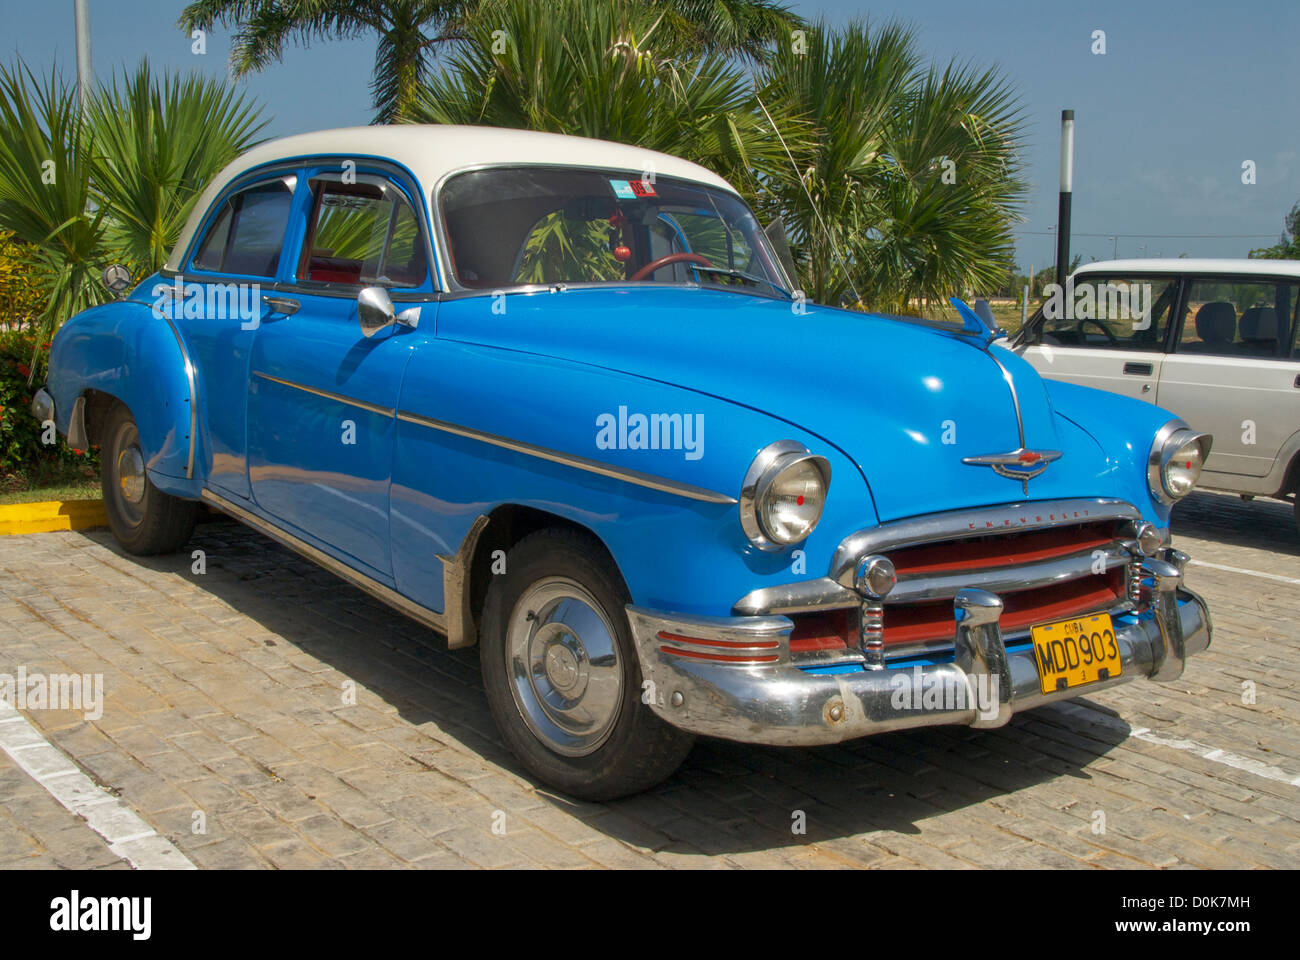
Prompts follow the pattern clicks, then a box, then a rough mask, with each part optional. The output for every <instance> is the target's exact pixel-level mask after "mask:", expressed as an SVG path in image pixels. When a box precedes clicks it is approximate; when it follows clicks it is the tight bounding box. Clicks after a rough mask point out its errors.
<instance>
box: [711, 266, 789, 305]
mask: <svg viewBox="0 0 1300 960" xmlns="http://www.w3.org/2000/svg"><path fill="white" fill-rule="evenodd" d="M688 266H689V267H690V269H692V270H698V271H700V272H701V273H721V274H723V275H724V276H728V277H735V278H736V279H737V280H749V281H752V282H753V283H765V284H767V285H768V286H769V287H771V288H772V289H773V290H774V291H776V292H777V293H778V294H784V295H785V296H787V297H788V296H789V294H788V293H786V292H785V291H784V290H782V289H781V288H780V287H778V286H777V285H776V284H775V283H773V282H772V281H771V280H769V279H767V277H756V276H754V274H752V273H745V271H743V270H733V269H732V268H731V267H714V266H707V267H706V266H705V265H704V264H702V263H691V264H688Z"/></svg>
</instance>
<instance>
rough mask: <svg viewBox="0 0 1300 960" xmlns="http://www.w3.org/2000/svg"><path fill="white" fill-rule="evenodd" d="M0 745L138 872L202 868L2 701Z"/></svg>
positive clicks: (0, 702)
mask: <svg viewBox="0 0 1300 960" xmlns="http://www.w3.org/2000/svg"><path fill="white" fill-rule="evenodd" d="M0 749H2V750H4V752H5V753H7V754H8V755H9V758H10V759H11V760H13V762H14V763H16V764H18V766H19V767H21V768H22V769H23V771H24V772H25V773H26V774H27V775H28V776H29V777H31V778H32V779H33V780H35V781H36V782H37V783H39V784H40V785H41V786H42V787H44V788H45V790H46V792H47V793H49V795H50V796H52V797H53V798H54V799H55V800H57V801H59V803H61V804H62V805H63V806H64V807H65V808H66V809H67V810H69V811H70V812H72V813H75V814H76V815H77V816H79V817H81V818H82V819H83V820H85V821H86V823H87V824H89V825H90V829H92V830H94V831H95V832H96V833H98V834H99V835H100V836H101V837H103V838H104V839H105V840H106V841H107V842H108V849H109V850H111V851H113V853H114V854H116V855H117V856H119V857H121V858H122V859H123V860H126V861H128V862H129V863H130V864H131V866H132V867H134V868H136V869H137V870H197V869H198V868H197V867H196V866H195V865H194V864H193V862H191V861H190V859H189V858H188V857H187V856H185V854H183V853H181V851H180V850H179V849H177V847H176V846H175V845H173V844H172V842H171V841H170V840H168V839H167V838H166V837H161V836H159V835H158V833H157V832H156V831H155V830H154V829H153V827H151V826H149V824H147V823H145V822H144V820H142V819H141V818H140V816H139V815H138V814H137V813H136V812H135V811H134V810H132V809H131V808H130V807H128V806H127V805H126V804H125V803H123V802H122V801H121V800H119V799H118V798H117V797H115V796H113V795H112V794H111V793H108V792H107V791H106V790H104V789H103V788H102V787H99V786H98V785H96V784H95V782H94V781H93V780H91V779H90V777H88V776H86V775H85V774H84V773H82V771H81V769H80V768H79V767H77V765H76V764H74V763H73V762H72V761H71V760H69V759H68V757H67V755H66V754H64V753H63V751H62V750H60V749H59V748H58V747H56V746H54V745H53V744H52V743H50V742H49V741H48V740H46V739H45V737H43V736H42V735H41V732H40V731H39V730H37V729H36V728H35V727H34V726H32V724H31V721H29V720H28V719H27V718H26V717H24V716H23V715H22V714H21V713H19V712H18V711H17V710H16V709H14V707H13V706H11V705H10V704H8V703H5V702H4V701H3V700H0Z"/></svg>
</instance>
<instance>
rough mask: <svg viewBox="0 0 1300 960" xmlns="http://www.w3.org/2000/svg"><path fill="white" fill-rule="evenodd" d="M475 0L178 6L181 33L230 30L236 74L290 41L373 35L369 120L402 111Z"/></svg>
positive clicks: (237, 0) (224, 0) (221, 0)
mask: <svg viewBox="0 0 1300 960" xmlns="http://www.w3.org/2000/svg"><path fill="white" fill-rule="evenodd" d="M477 5H478V4H477V2H476V0H196V2H194V3H191V4H190V5H189V6H187V7H186V8H185V9H184V10H183V11H181V16H180V20H179V21H178V26H180V27H181V28H182V29H183V30H185V31H186V32H187V33H188V32H190V31H193V30H196V29H197V30H211V29H212V27H213V26H214V25H215V24H218V23H220V24H221V25H223V26H233V27H234V28H235V30H236V32H235V36H234V41H233V44H232V46H231V50H230V64H231V67H232V69H233V72H234V74H235V76H244V75H245V74H248V73H253V72H256V71H258V70H261V69H263V68H264V67H266V66H267V65H269V64H270V63H272V62H275V61H278V60H279V59H280V58H281V57H282V56H283V54H284V48H285V45H286V44H287V43H289V42H290V41H294V42H297V43H299V44H301V45H303V46H308V45H310V43H311V42H312V41H314V40H344V39H349V38H354V37H361V36H368V35H374V36H376V37H378V40H379V48H378V50H377V51H376V53H375V68H374V73H373V76H372V78H371V82H370V89H371V95H372V98H373V101H374V106H375V110H376V116H375V120H376V122H379V123H387V122H389V121H391V120H393V119H396V118H397V117H399V116H401V115H402V113H403V111H404V110H405V108H406V106H407V104H408V103H409V101H410V98H411V96H412V94H413V93H414V91H415V90H416V89H418V88H419V87H420V86H421V85H422V84H423V83H424V82H425V81H426V80H427V79H428V77H429V74H430V72H431V68H432V62H433V51H434V49H435V48H436V47H437V46H438V45H440V44H442V43H446V42H447V41H449V40H451V39H453V38H454V36H455V34H454V32H452V30H451V28H452V26H453V24H454V23H455V22H456V21H457V19H458V18H459V17H460V16H461V15H462V14H464V13H466V12H467V11H468V10H469V9H470V8H472V7H475V6H477Z"/></svg>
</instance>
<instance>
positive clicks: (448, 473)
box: [391, 341, 876, 616]
mask: <svg viewBox="0 0 1300 960" xmlns="http://www.w3.org/2000/svg"><path fill="white" fill-rule="evenodd" d="M400 408H401V410H402V411H403V416H404V417H405V416H416V417H420V418H427V420H432V421H437V422H438V423H441V424H455V425H457V426H458V427H459V428H464V429H467V430H470V431H475V432H477V433H479V434H488V435H491V436H493V437H496V438H509V439H511V440H513V441H518V442H521V443H524V444H528V445H530V446H532V447H536V448H542V449H544V450H547V451H554V452H558V453H564V454H571V455H575V456H578V457H582V458H584V459H586V460H588V461H597V462H600V463H602V464H607V465H609V466H610V467H614V468H622V469H626V470H634V471H639V472H641V473H645V474H652V475H654V476H656V477H660V478H664V479H667V480H671V481H676V482H679V483H684V484H690V485H691V486H693V487H698V488H704V489H707V490H710V491H715V492H717V493H720V494H723V495H725V496H727V497H737V496H738V494H739V491H740V486H741V482H742V480H743V478H744V475H745V471H746V469H747V468H748V467H749V464H750V462H751V461H752V460H753V458H754V456H755V455H756V454H757V453H758V451H759V450H760V449H761V448H762V447H764V446H766V445H767V444H769V443H772V442H773V441H776V440H784V439H791V440H797V441H799V442H801V443H803V444H805V445H806V446H807V447H808V448H809V449H811V450H812V451H813V452H814V453H819V454H822V455H823V456H825V457H827V458H828V459H829V461H830V463H831V472H832V477H831V485H830V496H829V499H828V502H827V505H826V509H825V511H824V513H823V515H822V519H821V523H820V524H819V525H818V527H817V529H816V530H815V531H814V532H813V534H812V536H810V537H809V538H808V539H807V540H806V541H805V542H803V543H800V544H797V545H794V546H793V547H791V548H788V549H785V550H782V551H779V552H772V553H765V552H762V551H759V550H757V549H756V548H755V547H753V546H752V545H751V544H750V543H749V541H748V540H747V539H746V537H745V535H744V533H743V531H742V529H741V526H740V520H739V513H738V504H737V503H735V502H732V503H711V502H701V501H699V500H693V499H690V498H687V497H683V496H680V495H675V494H672V493H667V492H662V491H658V490H653V489H648V488H646V487H644V486H637V485H635V484H631V483H628V482H627V481H624V480H619V479H615V478H610V477H606V476H601V475H599V474H596V473H592V472H589V471H584V470H581V469H577V468H575V467H573V466H570V465H565V464H563V463H557V462H555V461H553V460H549V459H546V458H543V457H538V456H535V455H530V454H526V453H520V452H516V451H512V450H509V449H503V448H502V447H501V446H499V445H493V444H492V443H489V442H484V441H483V440H482V439H479V438H476V437H474V436H466V435H464V434H463V433H455V432H449V431H448V430H446V429H438V428H436V427H430V426H429V425H428V424H427V422H425V423H420V422H412V421H411V420H410V419H402V420H400V421H399V423H398V425H397V435H396V445H395V457H394V467H393V487H392V497H391V516H392V531H393V567H394V574H395V579H396V582H397V585H398V588H399V589H400V590H401V591H402V592H403V593H406V594H407V595H408V596H412V597H415V598H416V599H420V600H422V601H424V602H427V603H428V604H429V605H431V606H433V608H434V609H439V608H440V607H441V602H440V601H441V599H442V597H441V592H442V569H441V567H440V566H439V565H438V564H437V560H436V556H435V555H436V554H443V555H446V554H453V553H455V552H456V549H457V545H458V544H459V543H460V542H461V540H462V539H463V537H464V535H465V532H466V531H467V530H468V529H469V527H470V525H471V524H472V523H473V521H474V518H475V517H477V516H479V515H485V514H490V513H492V511H493V510H494V509H496V508H497V507H498V506H502V505H506V504H514V505H519V506H524V507H530V508H533V509H536V510H538V511H543V512H546V513H552V514H556V515H559V516H562V517H565V518H567V519H569V520H571V521H573V522H574V523H577V524H580V525H582V526H584V527H586V528H587V529H589V530H591V531H592V532H593V533H594V534H595V535H596V536H597V537H599V538H600V540H601V541H602V542H603V543H604V544H605V546H606V547H607V548H608V550H609V552H610V554H611V555H612V556H613V558H614V561H615V562H616V563H617V564H618V567H619V570H620V571H621V573H622V575H623V578H624V580H625V582H626V583H627V586H628V590H629V592H630V593H631V595H632V599H633V601H634V602H635V603H638V604H641V605H645V606H650V607H654V608H656V609H669V610H674V611H679V612H683V613H691V614H699V615H714V616H726V615H728V614H730V612H731V608H732V605H733V604H734V603H735V602H736V601H737V600H739V599H740V597H742V596H744V595H745V594H747V593H749V592H750V591H752V590H754V589H757V588H760V587H763V586H769V585H777V584H782V583H788V582H790V581H791V580H798V579H803V578H815V577H819V576H824V575H825V571H826V570H827V568H828V566H829V564H830V560H831V556H832V555H833V553H834V550H835V548H836V546H837V545H838V543H839V541H840V539H841V538H842V537H843V536H845V535H846V534H847V533H848V532H851V531H853V530H856V529H860V528H861V527H864V526H868V525H871V524H873V523H875V522H876V516H875V511H874V509H873V507H872V504H871V498H870V495H869V493H868V491H867V488H866V484H865V483H864V481H863V479H862V475H861V473H860V472H859V471H858V470H857V468H856V467H855V466H854V464H853V463H852V462H851V461H850V460H848V458H847V457H845V456H844V455H843V454H842V453H840V451H838V450H837V449H835V448H834V447H833V446H832V445H830V444H828V443H826V442H825V441H823V440H821V439H820V438H818V437H816V436H813V435H811V434H809V433H807V432H806V431H803V430H801V429H799V428H797V427H795V426H792V425H791V424H789V423H786V422H784V421H781V420H779V419H776V418H774V417H771V416H769V415H767V414H765V413H762V412H759V411H756V410H752V409H749V408H747V407H743V406H739V405H736V404H733V403H730V402H728V401H725V400H722V399H719V398H717V397H712V396H708V395H705V394H701V393H699V392H697V391H694V390H690V389H687V388H684V387H680V386H676V385H673V384H665V383H660V382H657V381H650V380H646V379H643V378H641V377H637V376H634V375H628V374H622V373H618V372H614V371H610V370H607V369H601V368H597V367H593V366H589V365H586V364H579V363H573V362H569V361H565V360H556V359H552V358H546V357H540V356H537V355H535V354H527V353H520V352H516V351H508V350H498V349H495V348H491V347H483V346H477V345H471V344H464V343H458V342H454V341H433V342H431V343H428V344H426V345H423V346H421V347H418V348H417V349H416V351H415V355H414V357H413V359H412V361H411V364H410V366H409V367H408V368H407V373H406V377H405V379H404V381H403V386H402V396H401V402H400ZM620 408H625V409H626V410H627V411H629V415H630V414H631V413H643V414H650V413H663V414H681V415H690V416H698V417H700V418H701V421H702V423H703V425H704V434H703V436H704V443H703V447H702V449H701V450H699V451H697V452H698V453H699V456H698V458H695V459H691V458H689V457H687V456H686V452H685V451H683V450H657V449H655V450H644V449H626V448H616V449H610V448H609V447H608V446H607V445H602V443H601V442H599V441H598V437H599V436H600V427H599V425H598V420H599V419H600V418H601V416H602V415H603V414H608V415H610V416H613V417H618V415H619V410H620ZM692 456H694V454H692ZM796 550H797V551H801V552H800V553H798V554H796V552H795V551H796Z"/></svg>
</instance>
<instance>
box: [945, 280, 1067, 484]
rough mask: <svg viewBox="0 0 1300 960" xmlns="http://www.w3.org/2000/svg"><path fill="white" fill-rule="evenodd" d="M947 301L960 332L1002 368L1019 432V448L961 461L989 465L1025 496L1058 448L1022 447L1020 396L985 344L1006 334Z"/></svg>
mask: <svg viewBox="0 0 1300 960" xmlns="http://www.w3.org/2000/svg"><path fill="white" fill-rule="evenodd" d="M949 301H950V302H951V303H952V305H953V306H954V307H956V308H957V312H958V313H959V314H960V315H961V317H962V320H963V322H964V325H963V330H964V332H966V333H971V334H974V335H975V338H976V342H977V343H978V344H979V346H980V349H982V350H984V351H985V353H987V354H988V355H989V357H990V358H991V359H992V360H993V362H994V363H996V364H997V365H998V369H1000V370H1001V371H1002V379H1003V380H1005V381H1006V384H1007V389H1008V390H1009V391H1010V392H1011V405H1012V406H1013V407H1014V408H1015V411H1016V430H1017V431H1018V432H1019V434H1020V447H1019V449H1017V450H1012V451H1010V452H1008V453H986V454H983V455H981V456H978V457H962V460H961V462H962V463H969V464H971V465H972V466H976V467H992V468H993V472H994V473H996V474H997V475H998V476H999V477H1007V478H1008V479H1010V480H1019V481H1020V485H1021V488H1022V489H1023V490H1024V492H1025V496H1029V481H1030V480H1032V479H1034V477H1036V476H1038V475H1039V474H1040V473H1042V472H1043V471H1044V470H1046V469H1047V467H1048V465H1049V464H1050V463H1051V462H1052V461H1053V460H1059V459H1061V451H1060V450H1030V449H1029V448H1028V447H1026V446H1025V419H1024V417H1023V416H1022V414H1021V412H1020V396H1019V394H1017V393H1016V381H1015V379H1014V378H1013V377H1012V376H1011V371H1010V370H1008V369H1007V368H1006V365H1005V364H1004V363H1003V362H1002V361H1001V360H999V359H998V356H997V353H996V352H995V351H992V350H989V345H990V344H991V343H992V342H993V341H994V340H997V339H998V338H999V337H1005V336H1006V334H1005V333H1004V332H1003V331H1001V330H999V329H998V328H997V327H995V326H992V325H991V324H989V323H987V322H986V321H985V320H984V318H983V317H981V316H980V314H979V313H977V312H976V311H974V310H972V309H971V308H970V307H968V306H966V304H965V303H964V302H963V301H962V300H961V299H960V298H959V297H949ZM984 306H985V312H988V311H987V306H988V305H987V304H984Z"/></svg>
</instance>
